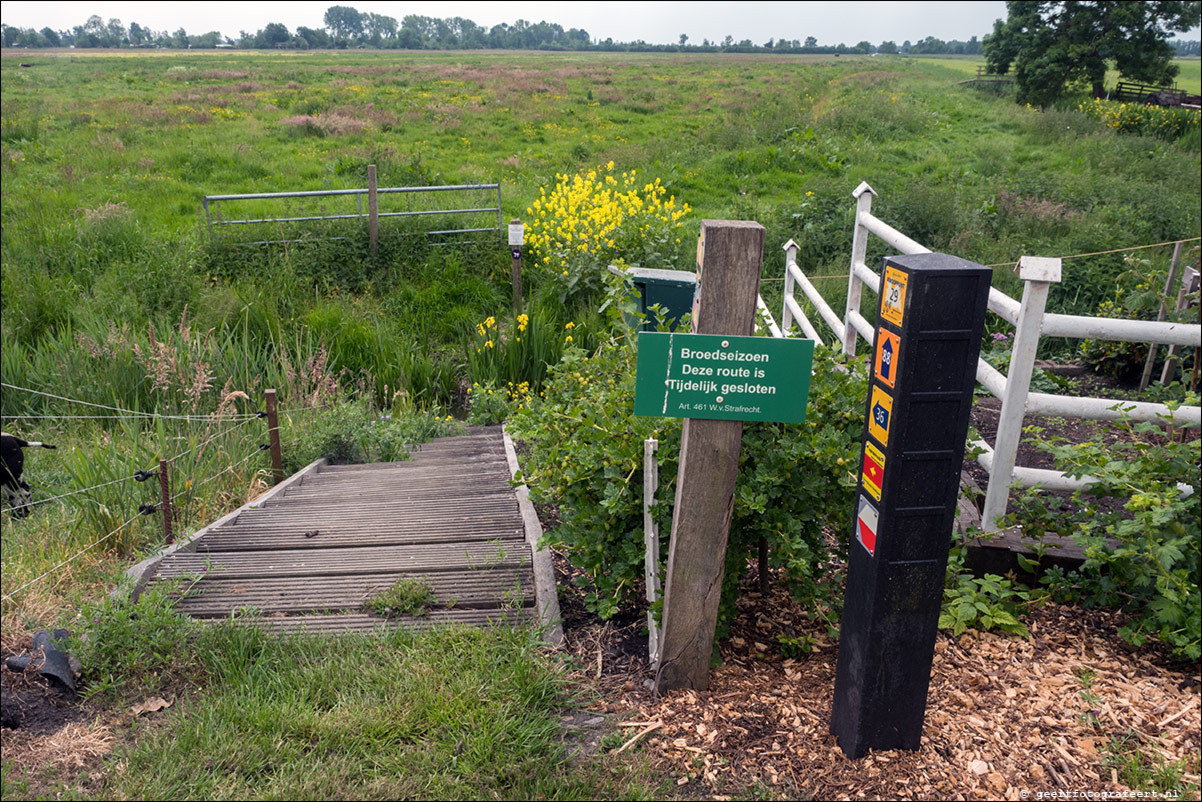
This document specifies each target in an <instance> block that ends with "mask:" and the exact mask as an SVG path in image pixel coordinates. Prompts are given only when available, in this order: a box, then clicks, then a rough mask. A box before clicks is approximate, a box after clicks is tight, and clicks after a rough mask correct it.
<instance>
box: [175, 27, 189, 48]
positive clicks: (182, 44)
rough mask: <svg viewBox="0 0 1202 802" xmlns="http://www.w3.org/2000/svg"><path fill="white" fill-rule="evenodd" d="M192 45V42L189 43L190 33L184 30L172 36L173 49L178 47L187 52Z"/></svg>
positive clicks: (181, 29)
mask: <svg viewBox="0 0 1202 802" xmlns="http://www.w3.org/2000/svg"><path fill="white" fill-rule="evenodd" d="M191 44H192V43H191V41H189V39H188V32H187V31H185V30H184V29H183V28H180V29H179V30H178V31H176V32H175V33H173V34H171V46H172V47H178V48H180V49H181V50H187V49H188V46H189V45H191Z"/></svg>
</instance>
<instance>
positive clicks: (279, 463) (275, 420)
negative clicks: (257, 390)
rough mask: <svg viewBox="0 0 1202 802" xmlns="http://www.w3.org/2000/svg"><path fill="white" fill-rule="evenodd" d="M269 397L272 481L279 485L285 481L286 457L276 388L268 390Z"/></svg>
mask: <svg viewBox="0 0 1202 802" xmlns="http://www.w3.org/2000/svg"><path fill="white" fill-rule="evenodd" d="M263 395H265V396H266V397H267V436H268V438H269V440H270V442H271V479H272V481H271V483H272V484H273V485H278V484H279V483H280V482H282V481H284V457H283V454H282V453H281V452H280V419H279V416H278V415H277V414H276V408H275V390H266V391H264V393H263Z"/></svg>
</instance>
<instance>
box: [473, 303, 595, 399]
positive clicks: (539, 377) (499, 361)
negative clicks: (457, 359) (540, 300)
mask: <svg viewBox="0 0 1202 802" xmlns="http://www.w3.org/2000/svg"><path fill="white" fill-rule="evenodd" d="M582 328H584V329H589V328H590V327H589V326H583V327H581V326H578V325H577V324H576V323H575V322H571V321H569V322H568V323H567V324H566V325H563V324H560V323H559V322H558V321H557V320H556V319H555V316H554V314H553V310H551V309H546V308H543V307H541V306H540V305H539V304H534V305H533V307H532V308H531V310H530V311H529V312H522V313H520V314H518V315H515V316H514V317H512V318H510V319H508V320H504V321H498V320H497V318H496V317H495V316H492V315H490V316H489V317H487V318H485V319H484V320H482V321H480V322H479V323H477V324H476V327H475V330H474V331H473V333H472V335H471V339H470V342H469V343H468V347H467V355H468V370H469V375H470V379H471V382H472V385H471V387H472V389H471V391H470V392H469V396H471V397H470V398H469V402H470V404H469V406H470V409H472V410H476V409H477V408H480V410H481V411H480V416H483V417H485V418H490V419H491V417H494V416H495V414H497V413H498V411H502V412H503V411H504V410H507V409H509V408H510V407H513V408H515V409H516V408H517V406H519V405H520V404H521V403H522V399H523V398H528V397H529V396H530V394H531V393H535V392H538V390H539V388H541V386H542V382H543V378H544V376H545V375H546V373H547V368H548V366H549V365H554V364H555V363H556V362H558V361H559V359H560V356H561V355H562V353H563V350H564V348H566V347H570V346H571V345H572V344H573V342H575V341H576V340H578V339H580V334H581V329H582ZM573 333H575V334H576V335H577V336H576V337H573V336H572V335H573ZM585 336H586V337H587V332H586V333H585ZM505 388H509V390H506V389H505ZM472 414H475V412H473V413H472ZM498 420H504V415H502V416H501V417H500V418H499V419H498Z"/></svg>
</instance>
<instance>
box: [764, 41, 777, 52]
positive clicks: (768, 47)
mask: <svg viewBox="0 0 1202 802" xmlns="http://www.w3.org/2000/svg"><path fill="white" fill-rule="evenodd" d="M774 47H776V40H775V39H769V40H768V41H767V42H764V49H765V50H772V49H773V48H774Z"/></svg>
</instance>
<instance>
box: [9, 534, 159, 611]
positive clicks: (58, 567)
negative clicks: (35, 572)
mask: <svg viewBox="0 0 1202 802" xmlns="http://www.w3.org/2000/svg"><path fill="white" fill-rule="evenodd" d="M141 517H142V514H141V513H138V514H137V515H135V516H134V517H132V518H130V519H129V520H128V521H126V522H125V523H123V524H121V525H120V526H118V527H117V528H116V529H114V530H113V531H111V532H109V533H108V534H107V535H105V536H104V537H102V538H100V540H97V541H96V542H95V543H93V544H91V545H90V546H85V547H84V548H83V549H81V550H80V551H79V552H77V553H75V554H73V555H71V556H70V557H68V558H67V559H65V560H63V561H62V562H61V563H59V564H58V565H56V566H54V567H53V568H51V569H50V570H49V571H46V572H45V573H44V574H42V575H41V576H38V577H35V578H34V579H31V580H29V581H28V582H26V583H25V584H24V585H22V586H21V587H19V588H17V589H16V590H14V591H12V592H11V593H9V594H7V595H5V596H4V597H3V598H0V602H6V601H8V600H9V599H11V598H12V597H13V596H15V595H17V594H18V593H20V592H21V591H23V590H25V588H27V587H29V586H30V585H33V584H34V583H36V582H40V581H42V580H43V579H45V578H46V577H48V576H50V575H51V574H53V573H54V572H55V571H57V570H58V569H60V568H62V567H63V566H64V565H67V564H68V563H70V562H71V561H73V560H77V559H79V558H80V557H82V556H83V555H84V554H86V553H87V552H89V551H91V550H92V549H94V548H96V547H97V546H99V545H100V544H101V543H103V542H104V541H106V540H108V539H109V538H110V537H112V536H113V535H115V534H117V533H118V532H120V531H121V530H122V529H124V528H125V527H127V526H129V525H130V524H132V523H133V522H134V521H136V520H138V519H139V518H141Z"/></svg>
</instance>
